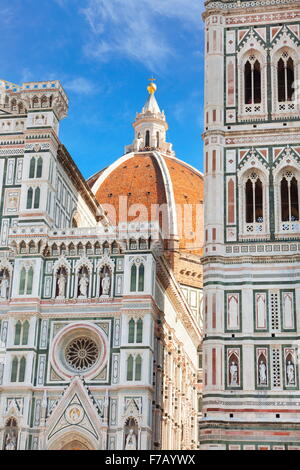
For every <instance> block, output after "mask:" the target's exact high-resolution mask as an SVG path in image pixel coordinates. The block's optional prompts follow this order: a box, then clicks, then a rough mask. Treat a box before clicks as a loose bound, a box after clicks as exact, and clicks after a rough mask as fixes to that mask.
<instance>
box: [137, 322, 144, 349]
mask: <svg viewBox="0 0 300 470" xmlns="http://www.w3.org/2000/svg"><path fill="white" fill-rule="evenodd" d="M136 342H137V343H142V342H143V320H142V319H141V318H139V319H138V321H137V325H136Z"/></svg>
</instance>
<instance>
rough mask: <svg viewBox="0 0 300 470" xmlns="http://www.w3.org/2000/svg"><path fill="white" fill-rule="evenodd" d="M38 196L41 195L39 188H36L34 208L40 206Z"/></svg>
mask: <svg viewBox="0 0 300 470" xmlns="http://www.w3.org/2000/svg"><path fill="white" fill-rule="evenodd" d="M40 196H41V190H40V188H36V190H35V192H34V205H33V207H34V209H38V208H39V207H40Z"/></svg>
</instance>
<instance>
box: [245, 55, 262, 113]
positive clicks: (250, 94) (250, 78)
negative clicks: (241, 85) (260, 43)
mask: <svg viewBox="0 0 300 470" xmlns="http://www.w3.org/2000/svg"><path fill="white" fill-rule="evenodd" d="M244 80H245V104H254V103H261V66H260V63H259V61H258V60H257V59H256V60H255V56H250V57H249V60H247V62H246V64H245V68H244Z"/></svg>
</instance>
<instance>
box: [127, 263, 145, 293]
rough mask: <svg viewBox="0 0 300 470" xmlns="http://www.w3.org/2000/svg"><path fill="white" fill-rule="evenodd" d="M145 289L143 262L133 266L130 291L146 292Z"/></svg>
mask: <svg viewBox="0 0 300 470" xmlns="http://www.w3.org/2000/svg"><path fill="white" fill-rule="evenodd" d="M144 290H145V267H144V265H143V264H140V265H139V266H137V265H136V264H135V263H134V264H133V265H132V266H131V276H130V292H144Z"/></svg>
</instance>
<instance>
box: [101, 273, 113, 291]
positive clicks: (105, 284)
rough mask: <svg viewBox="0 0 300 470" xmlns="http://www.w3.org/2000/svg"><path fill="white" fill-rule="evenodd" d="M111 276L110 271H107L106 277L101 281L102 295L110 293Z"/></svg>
mask: <svg viewBox="0 0 300 470" xmlns="http://www.w3.org/2000/svg"><path fill="white" fill-rule="evenodd" d="M110 284H111V282H110V277H109V274H108V273H105V276H104V278H103V279H102V282H101V287H102V295H109V292H110Z"/></svg>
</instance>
